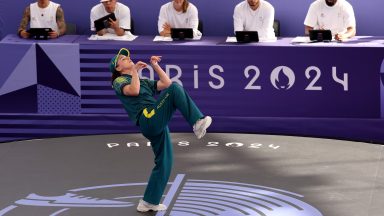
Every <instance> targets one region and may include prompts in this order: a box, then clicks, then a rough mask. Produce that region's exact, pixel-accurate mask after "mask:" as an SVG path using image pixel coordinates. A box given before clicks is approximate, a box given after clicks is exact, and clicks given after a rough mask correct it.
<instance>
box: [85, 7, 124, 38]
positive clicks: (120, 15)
mask: <svg viewBox="0 0 384 216" xmlns="http://www.w3.org/2000/svg"><path fill="white" fill-rule="evenodd" d="M114 13H115V17H116V19H117V20H118V21H119V25H120V28H122V29H131V11H130V10H129V8H128V7H127V6H125V5H123V4H122V3H120V2H116V7H115V11H114ZM108 14H109V13H108V12H107V11H106V10H105V7H104V5H103V4H102V3H100V4H97V5H96V6H94V7H93V8H92V9H91V31H96V28H95V23H94V22H95V20H97V19H100V18H101V17H103V16H107V15H108ZM107 32H109V33H113V34H115V30H113V29H111V28H108V29H107Z"/></svg>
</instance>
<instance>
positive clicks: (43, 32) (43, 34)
mask: <svg viewBox="0 0 384 216" xmlns="http://www.w3.org/2000/svg"><path fill="white" fill-rule="evenodd" d="M27 32H28V33H29V34H30V36H29V37H30V38H32V39H35V40H47V39H48V38H49V32H52V29H51V28H30V29H29V30H28V31H27Z"/></svg>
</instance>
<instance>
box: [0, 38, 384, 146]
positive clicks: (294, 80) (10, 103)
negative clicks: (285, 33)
mask: <svg viewBox="0 0 384 216" xmlns="http://www.w3.org/2000/svg"><path fill="white" fill-rule="evenodd" d="M153 39H154V37H153V36H139V37H138V38H136V39H135V40H134V41H90V40H88V36H71V35H68V36H63V37H61V38H59V39H57V40H48V41H33V40H22V39H19V38H18V37H17V36H15V35H13V36H12V35H10V36H7V37H6V38H4V39H3V40H2V41H1V42H0V51H1V61H2V62H1V65H2V69H1V71H2V73H1V74H0V103H1V107H0V113H1V115H0V122H1V120H2V119H7V121H9V120H12V119H16V118H26V119H28V123H23V125H19V123H17V124H16V123H15V124H12V123H7V124H6V125H2V124H0V127H2V132H1V133H2V134H3V137H7V138H4V139H2V140H12V139H16V138H19V139H21V135H20V134H23V135H24V136H23V138H36V137H54V136H70V135H77V134H81V135H83V134H103V133H126V132H136V131H137V128H136V127H134V126H133V125H132V123H130V122H129V120H128V118H127V116H126V113H125V111H124V110H123V107H122V105H121V103H120V102H119V101H118V99H117V98H116V96H115V95H114V91H113V90H112V88H111V82H110V75H111V74H110V72H109V70H108V65H109V61H110V59H111V58H112V57H113V56H114V55H115V53H116V52H117V51H118V50H119V49H120V48H121V47H126V48H128V49H130V51H131V57H132V59H133V60H134V61H137V60H144V61H146V62H148V60H149V58H150V56H151V55H161V56H163V60H162V62H161V65H162V67H163V69H164V70H165V71H166V72H167V73H168V74H169V75H170V77H171V78H172V80H173V81H174V82H178V83H180V84H182V85H183V86H184V87H185V88H186V89H187V91H188V92H189V93H190V95H191V97H192V98H193V99H194V100H195V101H196V103H197V104H198V106H199V107H200V108H201V110H202V111H203V112H204V113H205V114H208V115H212V116H213V117H214V123H213V125H212V128H211V129H210V130H211V131H212V132H213V131H215V132H252V133H266V134H289V135H302V136H319V137H330V138H340V139H349V140H361V141H368V142H380V143H384V134H383V133H382V130H383V129H384V120H383V118H382V117H383V116H384V115H383V113H384V112H383V107H384V106H383V104H384V103H383V101H384V100H383V99H382V98H383V94H382V93H381V92H383V90H382V89H383V87H382V86H383V85H382V84H381V82H380V76H382V75H381V73H384V63H383V59H384V44H383V41H384V37H357V38H355V39H353V40H350V41H346V42H344V43H313V44H300V45H293V44H291V41H292V39H293V38H279V39H278V40H277V41H276V42H268V43H256V44H237V43H226V42H225V41H226V37H203V38H202V40H199V41H174V42H154V41H153ZM141 75H142V77H147V78H151V79H153V78H156V75H155V73H154V71H153V69H152V68H151V67H148V68H147V69H144V70H143V71H142V73H141ZM15 113H19V114H22V115H23V117H20V115H19V114H15ZM4 121H5V120H4ZM43 122H44V123H43ZM47 122H49V123H47ZM52 122H54V123H52ZM46 123H47V125H50V126H47V125H45V126H42V125H44V124H46ZM26 124H28V128H26V126H25V125H26ZM9 125H12V126H9ZM107 125H111V126H107ZM19 127H22V129H20V130H19V131H18V132H15V128H18V129H19ZM29 127H30V128H29ZM39 128H40V129H39ZM171 130H172V131H190V130H191V129H190V127H189V126H188V125H187V124H186V123H185V121H184V120H183V119H182V117H181V116H180V115H179V114H176V116H175V119H174V121H172V124H171ZM28 134H29V135H28ZM35 134H38V135H35ZM27 135H28V136H27ZM0 141H1V140H0Z"/></svg>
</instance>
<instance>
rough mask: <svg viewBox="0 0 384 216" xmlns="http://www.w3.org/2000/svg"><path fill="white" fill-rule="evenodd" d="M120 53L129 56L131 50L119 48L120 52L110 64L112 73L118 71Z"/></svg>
mask: <svg viewBox="0 0 384 216" xmlns="http://www.w3.org/2000/svg"><path fill="white" fill-rule="evenodd" d="M119 55H124V56H128V57H129V50H128V49H126V48H121V49H120V50H119V52H118V53H117V55H115V56H114V57H113V58H112V59H111V63H110V64H109V70H110V71H111V73H117V72H118V71H117V70H116V64H117V60H118V57H119Z"/></svg>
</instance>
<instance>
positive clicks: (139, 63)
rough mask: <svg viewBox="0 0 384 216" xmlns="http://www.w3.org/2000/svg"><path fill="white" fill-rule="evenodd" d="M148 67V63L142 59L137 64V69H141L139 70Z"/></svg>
mask: <svg viewBox="0 0 384 216" xmlns="http://www.w3.org/2000/svg"><path fill="white" fill-rule="evenodd" d="M146 67H147V64H146V63H144V62H142V61H138V62H136V64H135V68H136V71H139V70H141V69H143V68H146Z"/></svg>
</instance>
